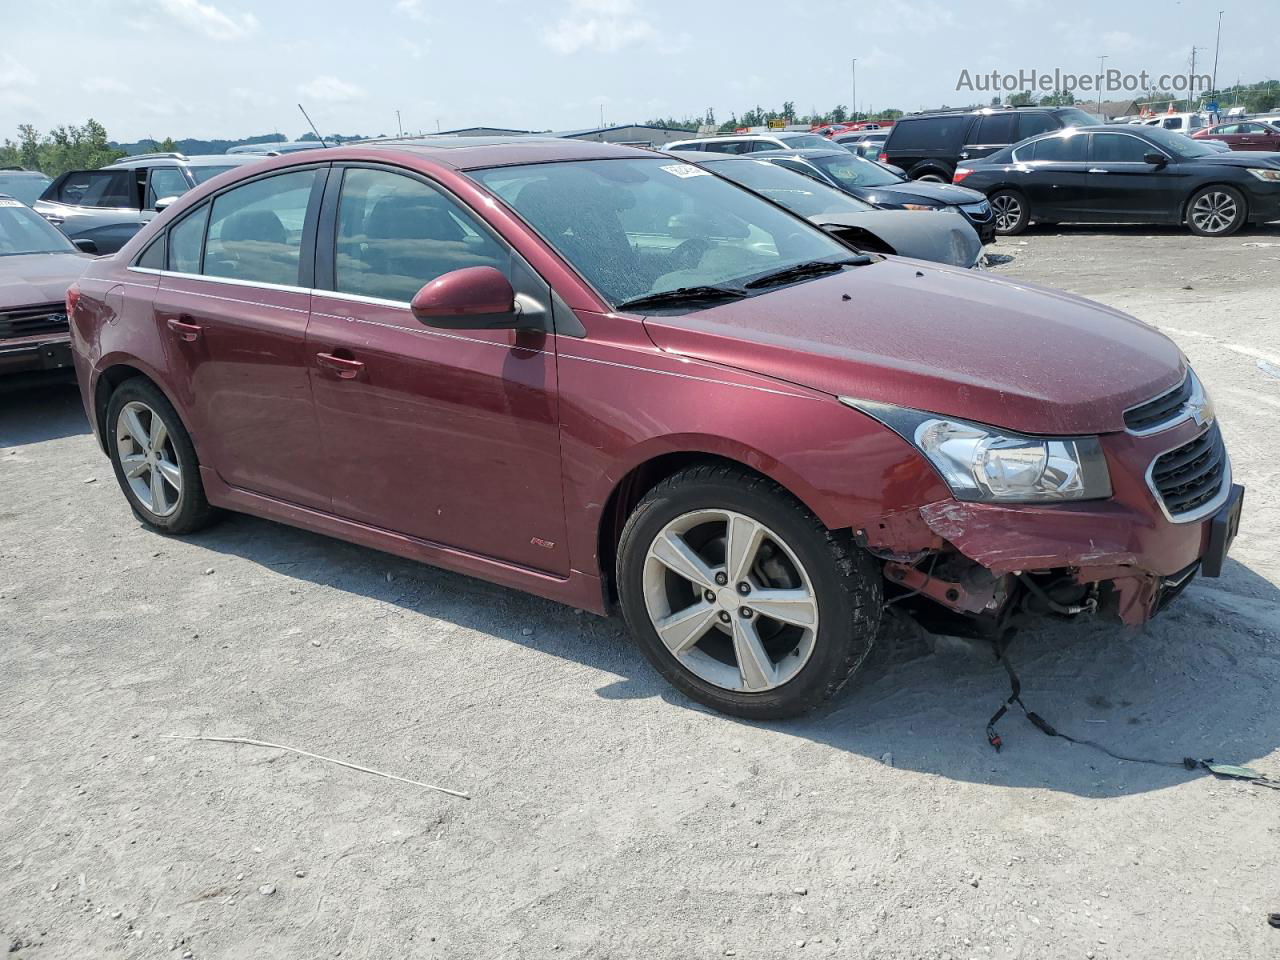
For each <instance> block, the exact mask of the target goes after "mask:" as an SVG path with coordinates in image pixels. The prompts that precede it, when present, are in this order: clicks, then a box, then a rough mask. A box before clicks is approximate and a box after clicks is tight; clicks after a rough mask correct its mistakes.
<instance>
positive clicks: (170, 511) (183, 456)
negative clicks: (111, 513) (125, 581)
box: [105, 377, 214, 534]
mask: <svg viewBox="0 0 1280 960" xmlns="http://www.w3.org/2000/svg"><path fill="white" fill-rule="evenodd" d="M105 439H106V441H107V453H108V455H109V456H110V457H111V465H112V467H113V468H114V469H115V474H116V480H117V482H118V483H119V484H120V489H121V490H122V491H123V492H124V495H125V499H126V500H128V501H129V506H130V508H131V509H132V510H133V512H134V515H135V516H136V517H137V518H138V519H139V520H141V521H142V522H143V523H144V524H146V525H147V526H148V527H150V528H151V529H153V530H156V531H158V532H160V533H167V534H185V533H194V532H195V531H197V530H199V529H201V528H202V527H205V526H207V525H208V524H209V522H210V521H211V520H212V519H213V517H214V510H213V508H212V507H210V506H209V501H208V500H207V499H206V498H205V495H204V484H203V483H202V482H201V479H200V463H199V461H198V460H197V459H196V451H195V447H194V446H193V445H192V443H191V436H190V434H188V433H187V429H186V427H184V426H183V425H182V420H181V419H180V418H179V417H178V412H177V411H176V410H174V408H173V404H171V403H170V402H169V400H168V398H167V397H165V395H164V394H163V393H161V392H160V390H159V388H157V387H156V385H155V384H153V383H152V382H151V381H149V380H147V379H145V378H144V377H134V378H133V379H131V380H126V381H125V382H124V383H122V384H120V386H118V387H117V388H116V389H115V392H114V393H112V394H111V400H110V401H109V402H108V404H107V421H106V438H105Z"/></svg>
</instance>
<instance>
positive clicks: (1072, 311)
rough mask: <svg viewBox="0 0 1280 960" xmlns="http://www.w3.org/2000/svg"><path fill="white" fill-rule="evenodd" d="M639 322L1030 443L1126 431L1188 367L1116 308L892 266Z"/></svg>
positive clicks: (794, 377)
mask: <svg viewBox="0 0 1280 960" xmlns="http://www.w3.org/2000/svg"><path fill="white" fill-rule="evenodd" d="M645 326H646V328H647V329H648V331H649V335H650V337H651V338H652V339H653V342H654V344H655V345H656V346H658V347H659V348H660V349H663V350H668V351H670V352H672V353H676V354H680V355H684V356H690V357H696V358H699V359H702V360H706V361H710V362H713V363H719V364H724V365H726V366H730V367H735V368H738V369H742V370H750V371H753V372H756V373H762V374H765V375H767V376H771V377H775V378H777V379H780V380H785V381H789V382H791V383H796V384H800V385H803V386H807V387H810V388H812V389H815V390H820V391H822V392H824V393H829V394H832V395H834V396H848V397H854V398H856V399H861V400H873V401H878V402H880V403H890V404H896V405H898V406H903V407H912V408H915V409H919V410H927V411H931V412H935V413H944V414H948V415H951V416H955V417H963V418H966V419H969V420H975V421H978V422H982V423H988V424H993V425H997V426H1003V427H1006V428H1009V429H1013V430H1018V431H1021V432H1024V433H1032V434H1049V435H1053V434H1058V435H1070V434H1094V433H1109V432H1113V431H1119V430H1123V429H1124V416H1123V414H1124V410H1125V409H1126V408H1127V407H1131V406H1133V405H1134V404H1137V403H1141V402H1143V401H1145V400H1148V399H1150V398H1152V397H1154V396H1157V395H1158V394H1160V393H1162V392H1164V391H1166V390H1169V389H1172V388H1173V387H1174V386H1176V385H1177V384H1178V382H1179V381H1180V380H1181V378H1182V376H1183V372H1184V370H1185V366H1184V361H1183V357H1182V354H1181V352H1180V351H1179V350H1178V348H1177V347H1176V346H1175V345H1174V344H1173V342H1172V341H1171V340H1169V339H1168V338H1167V337H1165V336H1164V335H1163V334H1161V333H1159V332H1157V331H1156V330H1154V329H1153V328H1151V327H1149V326H1147V325H1145V324H1143V323H1141V322H1139V321H1137V320H1135V319H1133V318H1132V317H1130V316H1128V315H1127V314H1124V313H1121V312H1120V311H1118V310H1112V309H1111V308H1109V307H1105V306H1103V305H1101V304H1097V303H1093V302H1091V301H1088V300H1085V299H1083V298H1081V297H1076V296H1073V295H1071V294H1067V293H1062V292H1059V291H1054V290H1048V289H1042V288H1039V287H1034V286H1031V285H1029V284H1023V283H1014V282H1012V281H1009V280H1003V279H998V278H996V277H993V276H991V275H990V274H987V273H981V272H974V271H968V270H957V269H955V268H951V267H934V266H931V265H929V264H921V263H918V262H915V261H910V260H901V259H897V258H894V257H889V258H886V259H884V260H883V261H881V262H877V263H875V264H872V265H870V266H864V267H855V268H852V269H848V270H845V271H843V272H841V273H839V274H836V275H833V276H828V277H823V278H821V279H818V280H812V281H809V282H807V283H799V284H795V285H792V286H789V287H784V288H782V289H778V290H774V291H771V292H769V293H767V294H764V295H761V296H757V297H752V298H750V299H747V300H738V301H733V302H731V303H726V304H723V305H720V306H715V307H712V308H710V309H706V310H700V311H697V312H694V313H690V314H684V315H681V316H650V317H647V318H646V319H645Z"/></svg>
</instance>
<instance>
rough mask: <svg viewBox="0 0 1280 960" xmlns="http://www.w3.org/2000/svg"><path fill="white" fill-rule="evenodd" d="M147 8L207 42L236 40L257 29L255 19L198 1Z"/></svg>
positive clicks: (163, 0)
mask: <svg viewBox="0 0 1280 960" xmlns="http://www.w3.org/2000/svg"><path fill="white" fill-rule="evenodd" d="M149 8H151V9H154V10H156V11H157V12H159V13H162V14H164V15H165V16H167V17H168V18H169V19H170V20H172V21H174V22H175V23H177V24H179V25H181V26H184V27H187V28H189V29H192V30H197V31H199V32H200V33H202V34H204V35H205V36H206V37H208V38H209V39H211V40H239V39H242V38H243V37H247V36H248V35H249V34H251V33H253V32H254V31H256V30H257V29H258V18H257V17H255V16H254V15H253V14H252V13H224V12H223V11H222V10H220V9H218V8H217V7H215V6H214V5H213V4H211V3H201V2H200V0H157V2H155V3H154V5H149ZM142 22H143V23H145V22H146V21H145V18H144V19H143V21H142ZM135 24H137V21H135Z"/></svg>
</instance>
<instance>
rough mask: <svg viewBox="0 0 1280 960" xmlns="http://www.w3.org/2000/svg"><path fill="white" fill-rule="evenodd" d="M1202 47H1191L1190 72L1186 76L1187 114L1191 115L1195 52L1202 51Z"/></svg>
mask: <svg viewBox="0 0 1280 960" xmlns="http://www.w3.org/2000/svg"><path fill="white" fill-rule="evenodd" d="M1203 49H1204V47H1196V46H1193V47H1192V48H1191V72H1190V73H1189V74H1187V113H1191V112H1192V109H1191V89H1192V87H1193V86H1194V84H1195V77H1196V51H1197V50H1203Z"/></svg>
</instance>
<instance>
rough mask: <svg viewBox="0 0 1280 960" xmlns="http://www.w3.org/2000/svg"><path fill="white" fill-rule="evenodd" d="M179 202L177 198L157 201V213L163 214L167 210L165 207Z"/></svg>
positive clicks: (162, 198) (163, 198) (165, 198)
mask: <svg viewBox="0 0 1280 960" xmlns="http://www.w3.org/2000/svg"><path fill="white" fill-rule="evenodd" d="M177 201H178V198H177V197H161V198H160V199H159V200H157V201H156V213H160V212H162V211H163V210H164V209H165V207H168V206H170V205H172V204H174V203H177Z"/></svg>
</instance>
